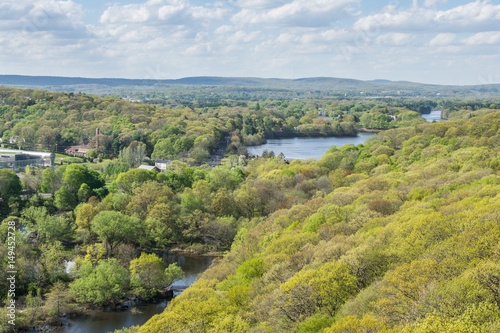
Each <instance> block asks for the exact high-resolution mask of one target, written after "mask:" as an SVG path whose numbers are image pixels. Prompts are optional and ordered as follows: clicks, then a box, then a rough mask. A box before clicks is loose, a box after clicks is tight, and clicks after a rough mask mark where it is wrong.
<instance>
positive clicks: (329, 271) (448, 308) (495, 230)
mask: <svg viewBox="0 0 500 333" xmlns="http://www.w3.org/2000/svg"><path fill="white" fill-rule="evenodd" d="M499 129H500V112H496V113H492V114H489V115H486V116H483V117H473V118H472V119H469V120H457V121H449V122H441V123H435V124H423V125H419V126H417V127H413V128H406V129H398V130H389V131H386V132H384V133H382V134H380V135H379V136H378V138H376V139H374V140H372V141H371V142H369V143H368V144H367V145H365V146H362V145H360V146H357V147H354V146H344V147H342V148H339V149H336V148H331V149H330V151H329V152H327V153H326V154H325V155H324V156H323V158H322V159H321V160H320V161H306V162H301V161H294V162H292V163H291V164H286V163H284V162H283V161H280V160H278V159H270V160H267V161H266V162H254V163H253V164H252V165H250V167H249V169H248V171H249V172H250V175H249V177H248V179H254V181H253V184H252V185H253V186H254V187H256V188H261V189H262V187H266V186H267V187H272V186H278V187H281V188H284V189H287V186H286V184H287V182H289V179H290V178H293V179H294V180H295V181H296V183H297V185H296V187H295V188H293V189H287V191H288V192H287V193H286V195H287V198H288V200H289V205H288V207H285V208H284V209H281V210H278V211H276V212H275V213H273V214H272V215H270V216H269V217H268V218H265V219H264V218H259V217H255V218H254V219H253V220H252V221H251V223H250V224H249V225H248V226H247V227H246V228H244V229H241V230H240V231H239V233H238V235H237V236H236V239H235V241H234V243H233V246H232V249H231V251H230V253H228V254H227V255H226V256H225V257H224V259H223V260H221V261H220V262H219V263H218V264H216V265H214V266H213V267H212V268H210V269H209V270H207V271H206V272H205V273H204V274H203V276H202V277H201V278H200V279H199V280H198V281H197V282H196V283H195V284H194V285H193V286H192V287H190V288H189V289H188V290H186V291H185V292H183V293H182V295H181V296H179V297H177V298H175V299H174V300H173V302H172V303H171V304H170V305H169V306H168V308H167V309H166V311H165V312H164V313H162V314H160V315H157V316H155V317H153V318H152V319H151V320H149V321H148V322H147V323H146V324H145V325H144V326H142V327H140V328H139V327H137V328H132V329H126V330H125V331H127V332H248V331H250V332H323V331H324V332H329V333H330V332H473V331H474V332H498V331H499V330H500V318H499V311H498V309H499V308H500V296H499V282H500V264H499V263H498V262H499V261H498V260H499V259H500V243H499V241H500V224H499V222H500V194H499V193H500V185H499V180H500V177H499V174H498V173H499V170H500V155H499V150H500V132H499ZM307 191H315V195H314V198H313V199H311V200H301V198H300V192H307ZM262 193H264V192H262Z"/></svg>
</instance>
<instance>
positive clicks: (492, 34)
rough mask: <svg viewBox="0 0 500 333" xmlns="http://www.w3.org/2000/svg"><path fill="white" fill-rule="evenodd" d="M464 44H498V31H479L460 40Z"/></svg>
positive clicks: (499, 37) (499, 32) (499, 36)
mask: <svg viewBox="0 0 500 333" xmlns="http://www.w3.org/2000/svg"><path fill="white" fill-rule="evenodd" d="M462 41H463V42H464V43H465V44H466V45H481V44H497V45H500V31H485V32H479V33H477V34H475V35H474V36H472V37H469V38H465V39H463V40H462Z"/></svg>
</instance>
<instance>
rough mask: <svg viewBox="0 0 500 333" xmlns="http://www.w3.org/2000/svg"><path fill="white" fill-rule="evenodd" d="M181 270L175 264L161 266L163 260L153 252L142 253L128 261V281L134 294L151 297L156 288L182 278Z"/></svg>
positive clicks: (156, 290)
mask: <svg viewBox="0 0 500 333" xmlns="http://www.w3.org/2000/svg"><path fill="white" fill-rule="evenodd" d="M182 276H183V272H182V269H181V268H180V267H178V266H177V264H175V263H174V264H172V265H169V267H168V268H166V269H164V268H163V261H162V260H161V258H159V257H157V256H156V255H155V254H146V253H142V254H141V256H140V257H139V258H137V259H134V260H132V261H130V281H131V285H132V287H133V289H134V292H135V294H136V295H138V296H141V297H145V298H151V297H153V296H155V295H156V294H157V293H158V289H161V288H165V287H167V286H169V285H170V284H172V282H174V281H175V280H178V279H180V278H182Z"/></svg>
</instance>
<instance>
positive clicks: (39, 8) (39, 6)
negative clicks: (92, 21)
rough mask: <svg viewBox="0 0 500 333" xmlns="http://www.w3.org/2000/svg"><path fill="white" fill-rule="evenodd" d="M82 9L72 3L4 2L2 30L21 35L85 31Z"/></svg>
mask: <svg viewBox="0 0 500 333" xmlns="http://www.w3.org/2000/svg"><path fill="white" fill-rule="evenodd" d="M82 17H83V9H82V7H81V6H80V5H79V4H77V3H75V2H73V1H71V0H68V1H55V0H46V1H42V0H38V1H27V0H21V1H10V0H7V1H4V2H2V3H1V4H0V30H3V31H5V30H12V31H13V30H15V31H16V32H18V33H20V32H23V33H36V32H40V31H56V30H59V31H68V30H70V31H74V30H77V29H83V24H82V21H81V19H82Z"/></svg>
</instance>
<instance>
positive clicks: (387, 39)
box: [375, 33, 415, 46]
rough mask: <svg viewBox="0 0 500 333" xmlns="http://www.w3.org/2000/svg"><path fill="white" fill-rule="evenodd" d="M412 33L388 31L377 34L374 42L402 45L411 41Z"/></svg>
mask: <svg viewBox="0 0 500 333" xmlns="http://www.w3.org/2000/svg"><path fill="white" fill-rule="evenodd" d="M414 38H415V36H414V35H411V34H405V33H388V34H383V35H380V36H378V37H377V38H376V39H375V42H376V43H378V44H381V45H393V46H403V45H407V44H409V43H411V42H412V40H413V39H414Z"/></svg>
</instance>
